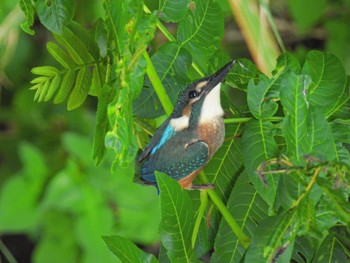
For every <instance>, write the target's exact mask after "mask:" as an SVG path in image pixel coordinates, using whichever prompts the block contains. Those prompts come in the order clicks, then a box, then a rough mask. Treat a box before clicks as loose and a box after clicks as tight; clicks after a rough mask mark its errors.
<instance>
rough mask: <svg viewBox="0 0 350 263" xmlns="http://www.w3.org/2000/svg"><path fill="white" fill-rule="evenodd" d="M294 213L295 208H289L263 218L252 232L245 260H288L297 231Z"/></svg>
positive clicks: (256, 261) (263, 261) (256, 262)
mask: <svg viewBox="0 0 350 263" xmlns="http://www.w3.org/2000/svg"><path fill="white" fill-rule="evenodd" d="M295 215H296V213H295V210H291V211H288V212H286V213H282V214H279V215H277V216H273V217H267V218H265V219H264V220H263V222H262V223H261V224H260V225H259V227H258V228H257V229H256V231H255V232H254V233H253V238H252V240H251V244H250V247H249V248H248V250H247V252H246V255H245V262H247V263H248V262H255V263H260V262H261V263H266V262H281V263H282V262H290V258H291V256H292V255H291V252H292V250H293V245H294V237H295V233H296V231H297V227H296V226H295V225H294V223H295ZM281 257H282V258H281ZM277 260H278V261H277Z"/></svg>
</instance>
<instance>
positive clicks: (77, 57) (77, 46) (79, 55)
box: [54, 27, 94, 65]
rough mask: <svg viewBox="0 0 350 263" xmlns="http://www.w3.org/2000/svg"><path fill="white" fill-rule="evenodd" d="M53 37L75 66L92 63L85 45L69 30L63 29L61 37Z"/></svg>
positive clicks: (91, 57) (55, 35)
mask: <svg viewBox="0 0 350 263" xmlns="http://www.w3.org/2000/svg"><path fill="white" fill-rule="evenodd" d="M54 37H55V39H56V40H57V42H58V43H59V44H61V45H62V46H64V47H65V48H66V50H67V52H68V54H69V56H70V57H71V58H72V59H73V60H74V62H75V63H76V64H78V65H86V64H88V63H91V62H93V61H94V58H93V56H92V55H91V53H90V50H88V48H87V46H86V45H85V43H84V42H83V41H82V40H80V39H79V38H78V36H77V35H75V34H74V33H73V32H72V31H71V30H70V29H68V28H66V27H65V28H64V29H63V35H58V34H54Z"/></svg>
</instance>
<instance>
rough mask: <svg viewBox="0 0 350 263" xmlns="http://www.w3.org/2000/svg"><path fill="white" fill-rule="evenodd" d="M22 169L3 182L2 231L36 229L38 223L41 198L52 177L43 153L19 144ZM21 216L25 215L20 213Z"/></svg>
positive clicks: (1, 192)
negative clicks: (46, 184) (49, 176)
mask: <svg viewBox="0 0 350 263" xmlns="http://www.w3.org/2000/svg"><path fill="white" fill-rule="evenodd" d="M19 156H20V159H21V163H22V167H23V168H22V170H21V171H20V172H19V173H17V174H16V175H14V176H12V177H9V179H8V180H7V181H6V182H5V183H4V184H3V185H2V187H1V191H0V214H1V217H0V232H1V233H6V232H7V233H9V232H27V231H29V232H30V231H33V230H34V227H35V225H36V224H37V222H38V216H39V215H38V213H37V207H38V200H39V198H40V196H41V194H42V189H43V187H44V184H45V182H46V179H47V176H48V169H47V167H46V165H45V160H44V156H43V154H42V153H41V152H40V151H39V150H38V149H37V148H36V147H34V146H33V145H31V144H29V143H24V142H22V143H21V144H20V145H19ZM18 215H21V216H18Z"/></svg>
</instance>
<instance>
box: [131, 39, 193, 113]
mask: <svg viewBox="0 0 350 263" xmlns="http://www.w3.org/2000/svg"><path fill="white" fill-rule="evenodd" d="M191 62H192V60H191V56H190V54H189V53H188V52H187V51H186V50H185V49H183V48H181V47H180V46H179V45H178V44H177V43H175V42H170V43H167V44H165V45H163V46H162V47H161V48H160V49H159V50H158V51H157V52H156V53H155V54H154V55H153V56H152V63H153V65H154V67H155V69H156V71H157V73H158V76H159V78H160V80H161V81H162V83H163V86H164V88H165V89H166V91H167V95H168V96H169V98H170V100H171V101H172V103H173V105H174V104H175V103H176V100H177V95H178V93H179V92H180V91H181V90H183V89H184V88H185V87H186V84H187V83H188V82H189V79H188V77H187V70H188V67H189V66H190V65H191ZM134 111H135V112H136V114H137V115H138V116H140V117H145V118H154V117H158V116H160V115H161V114H162V113H163V112H164V110H163V108H162V106H161V104H160V102H159V99H158V97H157V96H156V94H155V91H154V89H153V87H152V86H151V84H150V82H149V80H147V79H146V81H145V84H144V88H143V90H142V92H141V94H140V96H139V97H138V98H137V99H136V100H135V102H134Z"/></svg>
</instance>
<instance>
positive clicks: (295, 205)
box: [290, 167, 322, 209]
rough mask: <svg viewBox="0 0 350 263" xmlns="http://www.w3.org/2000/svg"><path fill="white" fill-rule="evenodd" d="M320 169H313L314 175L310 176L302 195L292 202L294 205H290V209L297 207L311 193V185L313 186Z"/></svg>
mask: <svg viewBox="0 0 350 263" xmlns="http://www.w3.org/2000/svg"><path fill="white" fill-rule="evenodd" d="M321 168H322V167H317V168H316V169H315V172H314V174H313V175H312V177H311V179H310V182H309V183H308V185H307V186H306V189H305V192H304V193H302V194H301V195H300V196H299V198H298V200H296V201H295V202H294V204H293V205H292V207H291V208H290V209H293V208H294V207H297V206H298V205H299V204H300V202H301V201H302V200H303V199H304V198H305V196H306V195H307V194H308V193H309V192H310V191H311V188H312V186H313V185H314V184H315V182H316V178H317V176H318V175H319V174H320V172H321Z"/></svg>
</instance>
